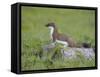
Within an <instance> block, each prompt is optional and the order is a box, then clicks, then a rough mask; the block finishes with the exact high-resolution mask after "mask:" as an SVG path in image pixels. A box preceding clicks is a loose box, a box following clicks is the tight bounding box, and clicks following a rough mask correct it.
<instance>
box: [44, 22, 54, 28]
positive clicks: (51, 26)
mask: <svg viewBox="0 0 100 77" xmlns="http://www.w3.org/2000/svg"><path fill="white" fill-rule="evenodd" d="M46 27H48V28H55V27H56V26H55V23H48V24H47V25H46Z"/></svg>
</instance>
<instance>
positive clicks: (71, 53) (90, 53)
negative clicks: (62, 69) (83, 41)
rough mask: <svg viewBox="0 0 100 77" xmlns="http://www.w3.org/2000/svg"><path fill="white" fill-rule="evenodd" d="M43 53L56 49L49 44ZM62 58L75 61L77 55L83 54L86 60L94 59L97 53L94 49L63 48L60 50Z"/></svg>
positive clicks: (44, 47)
mask: <svg viewBox="0 0 100 77" xmlns="http://www.w3.org/2000/svg"><path fill="white" fill-rule="evenodd" d="M42 48H43V51H45V52H48V51H50V50H52V49H54V48H55V46H54V45H52V44H49V45H45V46H43V47H42ZM60 52H61V54H62V57H64V58H69V59H73V58H77V57H78V55H77V53H79V54H81V55H82V56H83V57H84V58H86V59H89V60H91V59H93V58H95V52H94V49H93V48H69V47H68V48H66V49H64V48H61V50H60Z"/></svg>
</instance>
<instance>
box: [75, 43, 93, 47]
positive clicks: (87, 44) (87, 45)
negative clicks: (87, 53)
mask: <svg viewBox="0 0 100 77" xmlns="http://www.w3.org/2000/svg"><path fill="white" fill-rule="evenodd" d="M76 47H78V48H81V47H84V48H91V43H86V42H84V43H81V44H77V45H76Z"/></svg>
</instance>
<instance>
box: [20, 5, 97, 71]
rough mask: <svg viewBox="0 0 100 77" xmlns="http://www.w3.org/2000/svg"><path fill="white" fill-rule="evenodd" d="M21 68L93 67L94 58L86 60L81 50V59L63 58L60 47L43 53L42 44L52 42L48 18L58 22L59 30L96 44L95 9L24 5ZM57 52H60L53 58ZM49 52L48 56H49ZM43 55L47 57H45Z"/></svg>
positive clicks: (80, 41)
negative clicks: (47, 26)
mask: <svg viewBox="0 0 100 77" xmlns="http://www.w3.org/2000/svg"><path fill="white" fill-rule="evenodd" d="M21 15H22V24H21V25H22V32H21V33H22V39H21V41H22V51H21V67H22V70H39V69H54V68H55V69H56V68H74V67H91V66H94V65H95V59H94V60H92V61H88V60H86V59H85V58H84V57H82V55H81V54H80V56H81V58H80V59H72V60H70V59H66V60H63V62H62V59H61V58H60V57H61V55H60V52H59V47H58V50H56V49H54V50H52V53H49V54H48V53H44V51H43V49H42V47H41V46H44V45H47V44H48V43H50V38H49V37H50V36H49V30H48V29H47V28H46V27H45V25H46V24H47V23H49V22H54V23H56V25H57V27H58V29H59V32H61V33H64V34H66V35H69V36H71V37H72V38H73V39H74V40H76V41H77V42H78V43H82V42H91V43H92V45H93V46H94V45H95V12H94V11H93V10H75V9H56V8H49V9H48V8H39V7H25V6H23V7H22V12H21ZM54 53H57V56H56V57H55V58H54V59H52V56H53V55H54ZM46 55H47V56H46ZM43 56H45V57H46V59H45V60H44V59H43Z"/></svg>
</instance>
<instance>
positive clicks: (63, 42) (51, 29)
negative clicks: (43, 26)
mask: <svg viewBox="0 0 100 77" xmlns="http://www.w3.org/2000/svg"><path fill="white" fill-rule="evenodd" d="M49 29H50V37H51V39H53V37H52V34H53V32H54V28H53V27H49ZM56 42H57V43H61V44H63V45H64V47H67V46H68V42H65V41H61V40H57V39H56Z"/></svg>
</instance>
